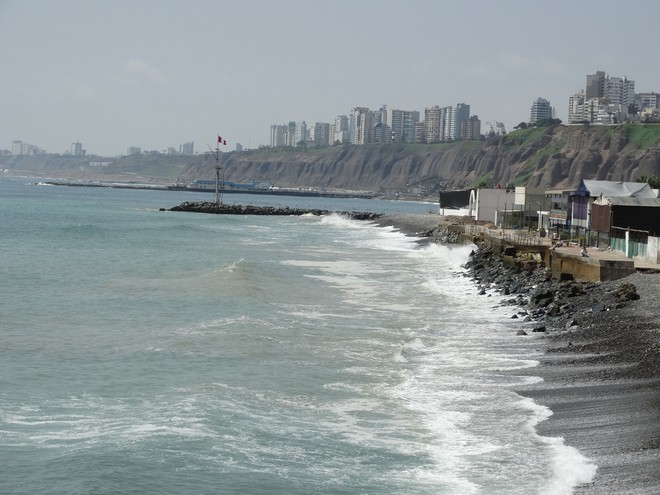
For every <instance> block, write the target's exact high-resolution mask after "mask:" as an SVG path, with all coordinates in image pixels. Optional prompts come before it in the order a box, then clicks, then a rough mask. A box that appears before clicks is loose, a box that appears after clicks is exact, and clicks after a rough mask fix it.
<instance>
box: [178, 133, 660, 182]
mask: <svg viewBox="0 0 660 495" xmlns="http://www.w3.org/2000/svg"><path fill="white" fill-rule="evenodd" d="M222 158H223V166H224V167H225V174H226V175H225V176H226V178H227V179H229V180H234V181H237V182H244V181H249V180H252V179H253V178H254V179H256V180H260V181H268V182H271V183H273V184H276V185H278V186H280V187H331V188H344V189H365V190H405V189H406V188H409V187H410V186H411V185H416V184H421V183H426V184H430V183H433V182H435V183H444V184H446V187H449V188H451V189H460V188H466V187H472V186H475V185H477V184H478V183H480V182H482V183H485V184H486V185H487V186H489V187H493V186H496V185H497V184H498V183H499V184H515V185H527V186H530V187H541V188H547V189H550V188H571V187H575V186H576V185H577V184H578V183H579V182H580V180H581V179H596V180H612V181H622V180H623V181H634V180H637V179H639V177H641V176H658V175H660V126H652V125H643V124H637V125H624V126H615V127H600V126H554V127H548V128H540V129H535V128H532V129H525V130H520V131H516V132H513V133H510V134H509V135H507V136H503V137H501V138H497V139H493V140H490V141H481V142H460V143H454V144H438V145H400V144H391V145H375V144H374V145H364V146H337V147H332V148H327V149H322V150H308V151H290V152H286V151H278V150H259V151H253V152H247V153H232V154H226V155H224V156H223V157H222ZM213 165H214V162H213V161H212V160H210V159H207V161H206V162H202V163H199V164H197V165H195V166H191V167H189V168H188V169H187V170H186V172H185V174H186V176H187V177H189V178H198V177H202V176H204V177H210V175H209V174H210V170H211V168H209V167H212V166H213Z"/></svg>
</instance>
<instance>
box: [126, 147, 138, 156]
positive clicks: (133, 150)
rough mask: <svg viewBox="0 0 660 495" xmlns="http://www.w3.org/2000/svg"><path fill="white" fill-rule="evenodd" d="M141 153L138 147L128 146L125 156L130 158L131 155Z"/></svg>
mask: <svg viewBox="0 0 660 495" xmlns="http://www.w3.org/2000/svg"><path fill="white" fill-rule="evenodd" d="M141 153H142V148H140V147H138V146H129V147H128V150H127V153H126V154H127V155H128V156H131V155H139V154H141Z"/></svg>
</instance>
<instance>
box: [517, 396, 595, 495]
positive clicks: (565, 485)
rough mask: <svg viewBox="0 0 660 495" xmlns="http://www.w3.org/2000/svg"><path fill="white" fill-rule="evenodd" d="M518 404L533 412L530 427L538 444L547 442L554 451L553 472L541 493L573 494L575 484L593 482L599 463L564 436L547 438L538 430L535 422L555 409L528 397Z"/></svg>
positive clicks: (548, 416)
mask: <svg viewBox="0 0 660 495" xmlns="http://www.w3.org/2000/svg"><path fill="white" fill-rule="evenodd" d="M519 404H520V407H521V408H523V409H525V410H528V411H531V412H532V413H533V414H532V416H531V417H530V419H529V421H528V422H527V428H529V429H530V430H532V431H533V435H534V437H535V438H536V439H537V440H538V441H539V443H541V444H543V445H546V446H547V448H548V449H549V450H550V452H551V461H552V471H553V474H554V475H553V477H552V478H551V479H550V480H549V482H548V483H547V484H546V485H545V486H544V487H543V488H542V489H541V490H540V492H539V493H541V494H542V495H571V494H572V493H573V489H574V488H575V487H576V486H578V485H580V484H584V483H589V482H590V481H592V480H593V478H594V477H595V476H596V472H597V470H598V467H597V466H596V464H594V463H593V462H592V461H591V460H589V459H587V458H586V457H585V456H583V455H582V454H581V453H580V452H579V451H578V450H577V449H575V448H574V447H571V446H568V445H566V444H565V443H564V439H563V438H561V437H544V436H540V435H538V434H537V433H536V429H535V428H536V425H538V424H539V423H541V422H542V421H545V420H547V419H548V418H550V416H552V411H551V410H550V409H549V408H547V407H545V406H542V405H539V404H537V403H536V402H534V401H533V400H532V399H529V398H522V399H521V400H520V402H519Z"/></svg>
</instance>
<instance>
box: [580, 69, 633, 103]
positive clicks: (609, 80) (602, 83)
mask: <svg viewBox="0 0 660 495" xmlns="http://www.w3.org/2000/svg"><path fill="white" fill-rule="evenodd" d="M592 98H606V99H607V100H608V102H609V103H614V104H616V105H622V106H624V107H627V106H628V105H632V104H633V103H635V81H631V80H630V79H628V78H627V77H626V76H623V77H612V76H610V75H609V74H606V73H605V72H604V71H602V70H599V71H597V72H596V73H595V74H588V75H587V87H586V91H585V99H586V100H590V99H592Z"/></svg>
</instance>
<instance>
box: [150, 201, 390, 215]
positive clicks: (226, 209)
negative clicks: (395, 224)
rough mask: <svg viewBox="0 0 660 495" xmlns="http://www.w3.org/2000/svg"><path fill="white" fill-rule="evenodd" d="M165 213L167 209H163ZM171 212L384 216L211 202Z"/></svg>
mask: <svg viewBox="0 0 660 495" xmlns="http://www.w3.org/2000/svg"><path fill="white" fill-rule="evenodd" d="M161 211H165V208H161ZM169 211H187V212H192V213H211V214H216V215H275V216H283V215H284V216H300V215H316V216H320V215H329V214H330V213H337V214H340V215H345V216H347V217H349V218H352V219H353V220H377V219H378V218H380V217H381V216H382V215H381V214H380V213H371V212H359V211H351V212H346V211H343V212H332V211H329V210H320V209H308V208H289V207H288V206H283V207H279V208H276V207H273V206H252V205H246V206H244V205H233V204H223V203H220V204H218V203H214V202H211V201H193V202H191V201H186V202H184V203H181V204H180V205H178V206H174V207H172V208H170V209H169Z"/></svg>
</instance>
